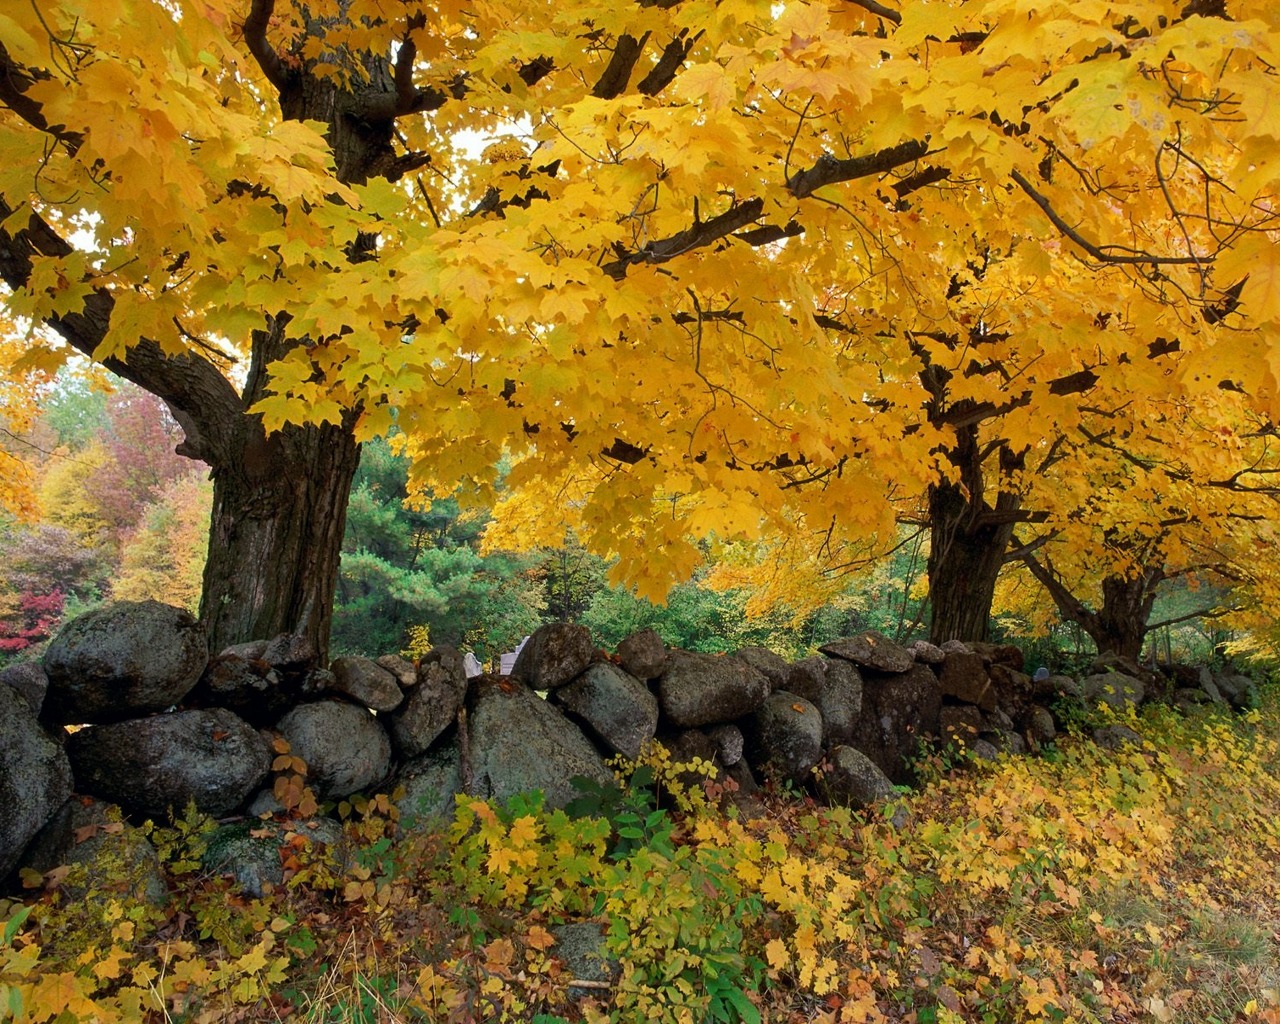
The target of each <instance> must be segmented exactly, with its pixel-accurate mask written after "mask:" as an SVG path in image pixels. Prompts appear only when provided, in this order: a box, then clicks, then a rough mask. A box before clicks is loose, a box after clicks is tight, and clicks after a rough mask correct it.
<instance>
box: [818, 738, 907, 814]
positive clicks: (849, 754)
mask: <svg viewBox="0 0 1280 1024" xmlns="http://www.w3.org/2000/svg"><path fill="white" fill-rule="evenodd" d="M830 761H831V767H830V769H829V770H828V771H827V773H826V776H825V778H824V780H823V781H824V783H825V786H826V789H827V798H828V799H829V800H830V801H831V802H832V803H834V804H840V805H841V806H846V807H853V808H855V809H861V808H863V807H870V806H871V805H872V804H875V803H879V802H880V801H881V800H887V799H889V798H890V797H892V796H894V795H895V794H896V790H895V789H894V786H893V783H892V782H891V781H890V780H889V777H888V776H887V775H885V773H884V772H882V771H881V770H880V768H879V766H877V765H876V763H875V762H874V761H872V760H871V758H869V757H867V755H866V754H864V753H862V751H860V750H856V749H854V748H853V747H847V746H839V747H836V748H835V749H834V750H833V751H831V757H830Z"/></svg>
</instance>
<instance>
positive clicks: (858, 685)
mask: <svg viewBox="0 0 1280 1024" xmlns="http://www.w3.org/2000/svg"><path fill="white" fill-rule="evenodd" d="M789 679H790V682H789V684H788V686H787V689H788V690H790V691H791V692H792V693H798V694H799V695H800V696H801V697H803V698H805V700H807V701H809V702H810V703H812V704H813V705H814V706H815V707H817V709H818V712H819V713H820V714H821V715H822V742H823V744H824V745H825V746H829V747H830V746H837V745H839V744H841V743H847V742H848V741H849V738H850V737H851V736H852V735H853V727H854V724H855V723H856V722H857V721H858V716H859V715H860V714H861V713H862V676H860V675H859V674H858V668H857V666H856V665H854V664H853V662H851V661H844V660H843V659H840V658H823V657H813V658H803V659H801V660H800V661H797V662H796V663H795V664H793V665H792V666H791V675H790V676H789Z"/></svg>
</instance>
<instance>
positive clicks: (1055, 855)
mask: <svg viewBox="0 0 1280 1024" xmlns="http://www.w3.org/2000/svg"><path fill="white" fill-rule="evenodd" d="M1125 722H1126V724H1128V725H1129V726H1130V727H1132V728H1134V729H1136V730H1137V731H1138V732H1139V733H1140V734H1141V735H1142V736H1143V737H1144V742H1143V744H1142V746H1141V747H1130V748H1127V749H1125V750H1122V751H1120V752H1111V751H1106V750H1102V749H1100V748H1098V747H1097V746H1095V745H1094V744H1093V743H1092V742H1091V741H1090V740H1089V739H1088V738H1087V737H1086V736H1085V734H1083V733H1081V734H1078V735H1075V736H1072V737H1068V738H1066V739H1064V740H1062V741H1061V742H1060V743H1059V744H1058V745H1057V746H1056V748H1055V749H1054V750H1053V751H1051V756H1049V757H1040V758H1026V757H1023V758H1004V759H1001V760H999V761H997V762H994V763H990V764H978V763H969V762H967V761H965V760H964V759H963V758H960V759H956V758H950V759H946V760H939V761H938V762H937V764H938V768H937V770H936V771H935V772H934V774H933V777H931V778H930V779H929V780H928V783H927V785H925V786H924V787H923V788H922V790H921V791H919V792H917V793H914V794H905V795H904V796H903V797H902V798H901V800H900V801H899V802H898V803H897V804H896V805H894V806H888V807H882V808H879V809H877V810H876V811H874V812H868V813H853V812H850V811H848V810H844V809H839V808H824V807H820V806H817V805H815V804H813V803H812V802H809V801H805V800H794V799H784V798H782V797H777V798H773V799H770V800H769V801H768V814H767V815H766V816H765V817H764V818H762V819H759V820H755V821H751V822H746V821H742V820H739V818H738V817H737V816H736V814H735V813H733V812H728V813H726V812H725V811H724V810H722V809H721V807H720V804H719V801H718V798H719V797H722V796H723V795H724V790H723V789H721V788H719V787H718V786H716V785H715V784H712V785H711V786H708V787H706V788H705V789H704V788H699V787H697V786H695V785H691V784H690V783H689V779H690V778H691V777H693V776H691V774H690V768H691V766H689V765H679V764H674V763H672V761H671V759H670V758H669V756H668V755H667V754H666V753H665V752H664V751H663V750H662V749H661V748H655V749H653V750H652V751H650V752H649V753H648V754H647V755H646V756H645V758H644V760H643V761H642V763H640V764H630V765H622V766H620V767H619V770H618V785H617V786H616V787H607V786H606V787H601V786H589V785H584V787H583V790H582V797H581V798H580V799H579V800H578V801H576V802H575V803H574V804H572V805H570V807H569V808H568V809H566V810H547V809H546V808H545V807H544V806H543V804H542V801H541V798H540V797H539V796H537V795H536V794H535V795H533V796H531V797H527V798H522V799H516V800H513V801H511V802H509V803H508V804H506V805H505V806H495V805H494V804H492V803H489V802H485V801H482V800H477V799H472V798H459V800H458V803H457V808H456V812H455V814H454V817H453V819H452V821H451V822H441V823H436V824H435V825H434V826H428V825H426V824H424V823H417V822H410V821H401V820H400V819H399V815H398V814H397V812H396V807H395V804H394V803H393V802H392V801H391V800H390V799H388V798H387V797H379V798H377V799H374V800H371V801H352V802H351V803H349V804H344V805H343V806H342V807H341V808H339V809H335V810H339V811H341V812H342V813H343V814H345V819H346V820H345V834H346V838H347V846H346V849H345V852H339V853H335V854H329V855H322V854H321V853H320V852H319V848H318V847H316V846H314V845H313V844H311V843H310V842H309V841H308V838H307V836H308V833H307V828H306V825H305V823H304V822H302V821H298V822H295V823H293V828H294V831H293V832H292V833H290V834H288V835H287V836H286V839H285V842H284V843H283V845H282V847H281V858H282V866H283V872H284V882H283V884H281V885H278V886H276V887H275V888H273V889H272V888H270V887H269V889H268V892H267V894H266V895H265V896H263V897H262V898H257V899H255V898H250V897H248V896H245V895H243V894H241V893H240V892H239V891H238V889H237V888H236V887H235V886H234V885H233V883H232V881H231V880H230V879H229V878H227V877H223V876H220V875H216V874H212V873H209V872H206V871H204V870H203V869H201V868H200V863H201V861H200V857H201V853H202V851H203V847H204V842H205V837H206V836H207V833H208V831H209V828H210V827H211V823H210V822H208V821H207V820H205V819H202V818H201V817H200V816H199V815H196V814H193V813H188V814H186V815H183V816H180V817H179V818H178V819H177V821H176V822H174V823H173V824H171V825H166V826H164V827H155V826H151V827H149V829H148V831H149V832H150V838H151V840H152V842H153V844H154V845H155V846H156V848H157V849H158V850H159V852H160V854H161V862H162V867H163V870H164V871H165V875H166V880H167V882H168V885H169V896H168V899H167V901H166V902H164V903H163V904H162V905H160V904H151V903H148V902H147V901H146V900H145V899H143V898H141V897H140V895H139V893H140V889H139V884H138V881H137V878H136V877H135V874H136V866H135V865H134V862H133V861H131V860H130V859H129V858H126V857H121V858H118V861H117V862H114V863H115V867H114V868H113V867H112V864H113V861H112V860H111V857H110V856H104V858H103V859H102V860H100V861H99V866H98V867H97V868H96V869H95V871H94V872H93V873H92V875H89V874H87V873H85V872H83V871H81V874H80V875H79V876H77V875H76V874H75V869H72V871H61V872H55V873H54V874H53V876H52V877H51V878H48V879H46V880H44V884H45V888H44V889H43V890H42V891H38V892H37V891H34V890H33V891H32V893H31V898H30V899H29V900H28V901H26V902H15V901H9V902H2V901H0V921H4V922H7V923H5V924H4V925H3V936H2V939H3V941H2V942H0V1014H6V1013H7V1014H8V1015H9V1016H11V1017H12V1018H13V1019H14V1020H15V1021H18V1022H23V1024H26V1022H45V1021H54V1022H59V1024H63V1022H65V1024H76V1022H90V1021H100V1022H104V1024H111V1022H117V1021H149V1022H159V1021H172V1022H179V1021H181V1022H191V1024H212V1022H226V1024H235V1022H243V1021H277V1020H286V1019H288V1020H297V1021H313V1022H317V1024H319V1022H326V1024H327V1022H334V1024H337V1022H361V1024H365V1022H368V1024H372V1022H384V1021H423V1022H426V1021H431V1022H437V1021H439V1022H446V1021H456V1022H473V1021H474V1022H480V1021H485V1022H489V1021H492V1022H498V1021H533V1022H540V1024H563V1022H565V1021H580V1020H581V1021H588V1022H603V1021H619V1022H623V1021H625V1022H630V1021H659V1022H665V1021H670V1022H689V1024H702V1022H707V1021H710V1022H722V1024H731V1022H735V1021H745V1022H748V1024H754V1022H758V1021H786V1022H792V1021H794V1022H800V1021H805V1022H824V1024H826V1022H829V1024H837V1022H882V1021H883V1022H889V1021H893V1022H899V1021H901V1022H917V1024H957V1022H961V1021H964V1022H983V1024H987V1022H990V1024H996V1022H1023V1021H1027V1022H1038V1021H1046V1022H1092V1021H1117V1022H1119V1021H1138V1020H1142V1021H1157V1022H1161V1024H1166V1022H1196V1024H1213V1022H1226V1021H1244V1020H1251V1021H1261V1022H1271V1024H1280V951H1278V946H1277V941H1278V938H1280V931H1278V929H1280V872H1277V870H1276V868H1275V865H1276V864H1277V863H1280V768H1278V766H1280V756H1278V755H1280V700H1278V699H1277V693H1276V692H1275V691H1274V690H1273V691H1271V692H1269V693H1267V694H1266V696H1265V699H1264V700H1263V702H1262V706H1261V707H1260V708H1259V709H1258V710H1256V711H1254V712H1251V713H1249V714H1248V715H1246V716H1243V717H1234V716H1231V715H1228V714H1226V713H1224V712H1217V711H1213V710H1204V711H1200V712H1197V713H1196V714H1194V715H1191V716H1183V715H1182V714H1180V713H1178V712H1176V711H1173V710H1171V709H1169V708H1165V707H1160V706H1157V707H1153V708H1150V709H1148V710H1146V711H1145V712H1144V713H1143V714H1142V716H1141V717H1132V716H1130V717H1129V718H1128V719H1125ZM692 767H694V768H695V769H696V768H701V769H704V770H705V767H706V766H692ZM903 812H905V814H904V813H903ZM895 822H896V823H897V824H896V825H895ZM904 822H905V824H904ZM108 830H109V831H114V830H113V829H111V827H110V826H108ZM273 834H274V833H273ZM123 836H124V834H123V832H120V833H119V835H118V836H117V835H107V836H104V837H103V838H104V840H112V839H116V838H120V839H121V840H123ZM103 865H106V866H105V867H103ZM583 922H586V923H589V924H594V925H595V926H596V929H597V932H596V933H597V934H598V936H599V942H598V948H597V949H596V950H594V951H589V953H588V955H587V957H586V958H585V959H584V958H583V957H582V956H581V955H580V954H579V953H574V952H572V951H571V950H570V949H569V945H570V944H571V943H570V939H569V938H568V937H567V932H566V931H562V930H561V927H562V926H565V925H572V924H575V923H583ZM591 952H594V954H595V958H594V959H592V957H591V955H590V953H591ZM584 965H585V966H584Z"/></svg>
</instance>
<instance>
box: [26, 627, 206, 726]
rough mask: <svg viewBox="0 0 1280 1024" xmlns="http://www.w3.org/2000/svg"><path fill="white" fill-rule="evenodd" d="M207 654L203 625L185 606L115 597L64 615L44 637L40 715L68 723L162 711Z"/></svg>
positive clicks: (192, 680) (184, 689)
mask: <svg viewBox="0 0 1280 1024" xmlns="http://www.w3.org/2000/svg"><path fill="white" fill-rule="evenodd" d="M208 661H209V645H208V641H207V639H206V637H205V632H204V627H203V626H201V625H200V623H199V622H197V621H196V618H195V616H194V615H192V614H191V613H190V612H188V611H187V610H186V609H184V608H175V607H173V606H172V605H167V604H161V603H160V602H159V601H117V602H115V603H113V604H109V605H105V606H103V607H102V608H97V609H95V610H94V611H91V612H86V613H85V614H84V615H81V616H79V617H77V618H75V619H72V620H71V621H70V622H69V623H67V624H66V625H65V626H63V627H62V629H61V630H60V631H59V632H58V635H57V636H56V637H54V638H53V642H52V643H50V644H49V649H48V650H47V651H45V655H44V670H45V673H46V674H47V675H48V677H49V692H48V693H47V694H46V695H45V702H44V709H43V711H42V714H43V715H44V717H45V718H46V719H48V720H49V721H53V722H61V723H64V724H68V725H73V724H79V723H84V722H116V721H120V720H122V719H127V718H137V717H139V716H140V715H145V714H149V713H151V712H153V711H163V710H165V709H166V708H170V707H173V706H174V705H175V704H177V703H178V702H179V701H181V700H182V698H183V697H185V696H186V695H187V694H188V693H189V692H191V689H192V688H193V687H194V686H195V685H196V683H197V682H198V681H199V679H200V674H201V673H202V672H203V671H204V667H205V665H206V664H207V663H208Z"/></svg>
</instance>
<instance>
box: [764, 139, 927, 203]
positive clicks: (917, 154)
mask: <svg viewBox="0 0 1280 1024" xmlns="http://www.w3.org/2000/svg"><path fill="white" fill-rule="evenodd" d="M928 152H929V143H928V142H927V141H924V140H915V139H912V140H908V141H907V142H900V143H898V145H896V146H889V147H888V148H887V149H881V150H879V151H877V152H875V153H868V154H867V155H866V156H855V157H850V158H849V159H847V160H841V159H839V158H837V157H834V156H832V155H831V154H830V153H823V154H822V156H820V157H818V160H817V162H816V163H815V164H814V165H813V166H812V167H810V168H808V169H807V170H804V171H797V172H796V173H795V174H793V175H792V176H791V177H790V178H788V179H787V189H788V190H789V191H790V192H791V194H792V195H793V196H795V197H796V198H797V199H805V198H807V197H808V196H811V195H813V193H814V192H816V191H817V190H818V189H820V188H822V187H823V186H824V185H834V184H835V183H836V182H840V181H853V180H854V179H855V178H865V177H868V176H869V175H872V174H884V173H885V172H886V171H891V170H893V169H894V168H895V167H901V166H902V165H903V164H909V163H912V162H914V161H916V160H919V159H920V158H921V157H923V156H925V155H926V154H927V153H928Z"/></svg>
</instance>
